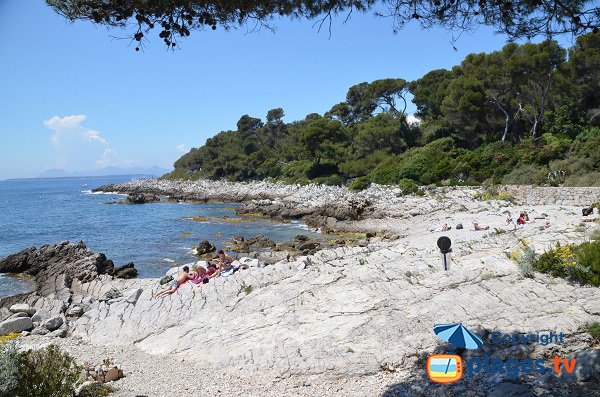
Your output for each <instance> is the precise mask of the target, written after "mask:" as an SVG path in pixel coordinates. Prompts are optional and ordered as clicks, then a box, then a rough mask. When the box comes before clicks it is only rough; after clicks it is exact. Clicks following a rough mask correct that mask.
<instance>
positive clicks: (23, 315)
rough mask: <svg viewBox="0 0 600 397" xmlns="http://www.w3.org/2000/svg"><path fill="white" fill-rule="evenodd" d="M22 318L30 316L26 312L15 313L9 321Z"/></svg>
mask: <svg viewBox="0 0 600 397" xmlns="http://www.w3.org/2000/svg"><path fill="white" fill-rule="evenodd" d="M21 317H29V314H27V313H25V312H20V313H15V314H13V315H12V316H10V317H9V319H11V318H21ZM32 320H33V319H32Z"/></svg>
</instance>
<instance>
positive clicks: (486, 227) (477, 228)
mask: <svg viewBox="0 0 600 397" xmlns="http://www.w3.org/2000/svg"><path fill="white" fill-rule="evenodd" d="M473 227H474V228H475V230H477V231H481V230H488V229H489V228H490V227H489V226H480V225H479V223H477V222H473Z"/></svg>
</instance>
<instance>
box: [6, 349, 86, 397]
mask: <svg viewBox="0 0 600 397" xmlns="http://www.w3.org/2000/svg"><path fill="white" fill-rule="evenodd" d="M79 375H80V371H79V368H78V367H77V365H76V364H75V360H74V359H73V358H72V357H71V356H70V355H69V354H67V353H63V352H61V351H60V350H59V349H58V348H57V347H56V346H54V345H50V346H48V347H45V348H43V349H39V350H28V351H19V350H18V349H17V348H16V345H15V344H14V343H6V344H3V345H1V346H0V385H1V386H0V396H7V397H8V396H19V397H63V396H64V397H68V396H71V395H72V394H73V390H74V385H75V383H76V382H77V381H78V380H79Z"/></svg>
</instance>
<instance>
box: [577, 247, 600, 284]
mask: <svg viewBox="0 0 600 397" xmlns="http://www.w3.org/2000/svg"><path fill="white" fill-rule="evenodd" d="M575 254H576V256H577V262H578V265H579V267H580V268H581V269H580V270H578V273H577V277H578V278H579V279H580V280H581V281H582V282H585V283H588V284H592V285H596V286H600V240H595V241H590V242H586V243H583V244H581V245H579V246H578V247H576V248H575Z"/></svg>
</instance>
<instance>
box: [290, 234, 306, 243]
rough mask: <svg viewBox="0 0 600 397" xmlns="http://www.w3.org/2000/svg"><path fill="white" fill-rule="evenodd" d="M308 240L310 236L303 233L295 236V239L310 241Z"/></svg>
mask: <svg viewBox="0 0 600 397" xmlns="http://www.w3.org/2000/svg"><path fill="white" fill-rule="evenodd" d="M308 240H309V238H308V236H305V235H303V234H298V235H296V237H294V241H302V242H304V241H308Z"/></svg>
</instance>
